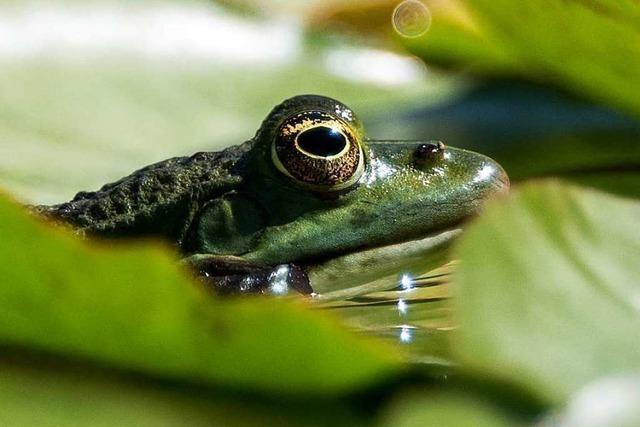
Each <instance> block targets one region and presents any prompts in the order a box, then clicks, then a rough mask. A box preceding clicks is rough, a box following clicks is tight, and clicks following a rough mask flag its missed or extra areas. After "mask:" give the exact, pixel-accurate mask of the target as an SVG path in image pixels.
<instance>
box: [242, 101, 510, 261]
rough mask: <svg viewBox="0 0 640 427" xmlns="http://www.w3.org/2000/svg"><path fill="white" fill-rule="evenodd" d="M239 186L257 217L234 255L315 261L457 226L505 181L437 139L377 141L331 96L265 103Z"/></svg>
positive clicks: (488, 162)
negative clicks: (258, 222) (249, 240)
mask: <svg viewBox="0 0 640 427" xmlns="http://www.w3.org/2000/svg"><path fill="white" fill-rule="evenodd" d="M254 141H255V145H254V147H253V149H252V150H251V153H250V158H249V160H248V163H249V167H248V170H249V171H251V173H250V174H249V175H248V177H247V180H246V184H245V188H244V191H246V192H248V193H250V194H251V197H252V198H254V199H255V200H257V201H258V204H259V205H260V206H261V209H262V210H263V212H264V214H263V215H264V217H265V218H264V224H263V226H261V227H260V230H259V233H257V235H256V239H255V241H254V244H253V245H252V247H251V248H250V249H249V250H248V251H246V252H245V253H243V254H239V255H241V256H243V257H244V258H247V259H250V260H253V261H259V262H263V263H268V264H273V263H280V262H298V263H315V262H318V260H326V259H330V258H332V257H336V256H340V255H343V254H347V253H352V252H356V251H362V250H365V249H367V248H373V247H380V246H386V245H393V244H399V243H403V242H407V241H414V240H417V239H421V238H423V237H425V236H427V235H432V234H433V233H437V232H439V231H442V230H446V229H451V228H454V227H458V226H459V224H460V223H461V222H462V221H463V220H465V219H467V218H469V217H470V216H472V215H474V214H476V213H477V212H478V211H479V210H480V209H481V206H482V203H483V202H484V201H485V200H486V199H488V198H489V197H492V196H494V195H496V194H499V193H504V192H506V191H507V190H508V188H509V179H508V177H507V175H506V173H505V171H504V170H503V169H502V167H501V166H500V165H499V164H498V163H496V162H495V161H493V160H492V159H490V158H488V157H486V156H483V155H481V154H477V153H474V152H470V151H466V150H461V149H456V148H452V147H447V146H445V145H444V144H443V143H442V142H440V141H379V140H373V139H368V138H367V137H365V134H364V129H363V126H362V123H361V122H360V120H359V119H358V117H357V116H356V114H355V113H354V112H353V111H352V110H351V109H350V108H349V107H347V106H346V105H344V104H342V103H341V102H339V101H336V100H334V99H331V98H327V97H323V96H315V95H302V96H296V97H294V98H291V99H288V100H286V101H284V102H283V103H282V104H280V105H278V106H277V107H275V108H274V109H273V111H272V112H271V113H270V114H269V115H268V116H267V118H266V119H265V120H264V122H263V123H262V126H261V127H260V129H259V130H258V132H257V134H256V137H255V139H254Z"/></svg>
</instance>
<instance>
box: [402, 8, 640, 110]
mask: <svg viewBox="0 0 640 427" xmlns="http://www.w3.org/2000/svg"><path fill="white" fill-rule="evenodd" d="M464 4H465V5H466V6H467V8H468V10H469V11H470V13H471V15H472V16H473V18H474V23H475V25H476V26H477V27H478V28H479V31H480V33H481V35H482V36H481V38H482V39H483V40H484V41H485V42H486V43H488V44H490V45H495V46H497V50H499V51H501V52H505V53H506V55H507V57H508V58H510V60H509V62H510V63H511V66H512V70H511V73H513V74H516V75H519V76H524V77H526V78H529V79H532V80H534V81H543V82H548V83H553V84H556V85H558V86H560V87H563V88H566V89H570V90H572V91H573V92H575V93H579V94H583V95H585V96H587V97H589V98H591V99H592V100H594V101H596V102H605V103H607V104H609V105H612V106H615V107H618V108H621V109H623V110H626V111H629V112H631V113H633V114H635V115H636V116H640V97H639V96H638V94H640V25H639V23H640V4H638V3H637V2H620V1H616V0H590V1H584V0H545V1H541V0H521V1H511V0H466V1H465V2H464ZM458 36H460V37H462V38H464V37H466V33H460V34H457V33H455V32H451V34H450V37H452V38H457V37H458ZM438 41H439V39H437V38H436V39H435V40H432V39H431V38H430V35H429V33H427V34H426V35H425V36H423V37H422V38H421V40H420V41H418V42H414V41H410V42H408V43H410V46H411V48H412V50H414V51H415V52H416V53H417V54H419V55H420V56H422V57H423V58H424V59H425V60H427V61H429V60H430V59H431V58H432V55H434V54H437V53H440V54H441V55H443V56H448V57H449V58H451V59H452V60H455V59H460V60H462V61H463V62H467V63H468V62H469V53H468V51H467V46H462V47H463V48H462V49H451V48H450V49H446V50H444V49H440V50H438V49H439V48H438V46H437V42H438ZM502 62H504V61H500V62H499V61H493V60H492V61H477V62H476V63H475V64H474V65H476V66H479V67H481V68H484V69H487V70H491V69H492V68H494V66H495V65H494V63H499V64H500V68H501V69H502V71H503V72H504V68H505V67H503V66H502Z"/></svg>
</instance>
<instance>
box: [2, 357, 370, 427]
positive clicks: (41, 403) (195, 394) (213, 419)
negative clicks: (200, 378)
mask: <svg viewBox="0 0 640 427" xmlns="http://www.w3.org/2000/svg"><path fill="white" fill-rule="evenodd" d="M44 360H45V363H42V362H43V360H42V359H41V358H36V359H31V358H25V357H24V354H13V355H11V356H9V357H7V354H6V351H3V356H2V359H1V360H0V401H2V411H0V425H2V426H3V427H13V426H16V427H25V426H41V427H42V426H52V427H59V426H65V427H73V426H94V427H95V426H136V427H145V426H153V427H159V426H183V425H189V426H212V425H224V426H231V427H241V426H256V425H261V426H281V425H283V424H285V425H287V426H321V425H326V424H325V423H330V424H331V425H339V426H342V425H344V426H353V425H356V426H357V425H360V424H362V421H361V420H359V419H358V418H357V417H356V416H355V415H354V414H353V413H352V411H350V410H349V409H348V408H347V407H346V406H345V405H344V403H343V402H340V401H328V402H327V401H323V400H320V401H318V400H317V399H297V400H293V399H292V400H283V399H274V400H272V401H270V402H269V401H267V402H265V401H260V400H259V399H256V398H255V396H243V395H240V394H238V393H233V394H229V393H226V394H225V393H221V392H216V391H211V390H203V389H202V387H182V386H176V385H175V384H167V383H166V382H161V381H150V380H148V379H147V380H143V379H140V378H130V377H127V376H125V375H119V374H117V373H114V372H113V371H104V370H96V369H91V368H90V367H87V366H86V365H71V364H68V363H66V364H65V363H60V362H59V361H52V360H51V358H49V359H44ZM310 411H311V412H312V411H322V413H323V414H324V416H323V418H322V421H320V420H318V419H317V418H314V417H309V413H310Z"/></svg>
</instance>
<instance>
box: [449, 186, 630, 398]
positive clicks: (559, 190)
mask: <svg viewBox="0 0 640 427" xmlns="http://www.w3.org/2000/svg"><path fill="white" fill-rule="evenodd" d="M638 218H640V203H638V202H634V201H632V200H628V199H623V198H617V197H614V196H607V195H605V194H602V193H599V192H595V191H591V190H584V189H580V188H575V187H571V186H567V185H564V184H561V183H557V182H546V183H539V184H529V185H525V186H523V187H522V188H520V189H519V190H518V191H516V192H515V193H514V194H513V196H512V198H511V200H509V202H507V203H504V202H503V203H500V204H498V203H496V204H494V205H493V206H491V207H490V208H489V209H487V211H486V212H485V214H484V215H483V217H482V218H481V219H480V220H479V221H478V222H477V223H475V224H474V225H473V226H471V227H469V229H468V230H467V232H466V235H465V236H464V238H463V240H462V241H461V243H460V246H459V248H458V249H459V250H458V255H459V256H460V259H461V264H460V267H459V269H458V270H457V275H456V276H455V277H454V283H453V285H454V286H455V294H456V298H455V300H454V301H455V302H456V313H457V318H458V320H459V321H460V329H459V331H458V333H457V335H456V336H455V337H454V343H455V344H454V345H453V347H454V352H455V353H456V354H457V355H458V357H459V359H460V360H461V361H462V362H463V363H464V364H465V365H466V366H467V367H468V368H470V369H472V370H473V372H474V373H475V374H477V375H479V376H482V377H487V376H496V377H498V378H502V379H506V380H508V381H511V382H513V383H514V384H518V385H520V386H521V387H523V388H525V389H527V390H531V391H532V392H534V393H536V394H537V395H539V396H541V397H542V398H544V399H546V400H549V401H552V402H559V401H562V400H564V399H566V398H567V396H569V395H570V394H571V393H572V392H574V391H575V390H577V389H578V388H580V387H581V386H583V385H584V384H586V383H588V382H589V381H592V380H593V379H595V378H598V377H600V376H603V375H607V374H613V373H618V372H623V371H625V370H631V371H633V370H637V369H638V367H640V344H639V343H640V336H639V332H638V331H640V310H639V307H640V306H639V300H638V296H639V295H640V287H639V285H638V276H639V274H640V264H638V262H637V261H638V259H639V257H640V228H638V226H637V221H638Z"/></svg>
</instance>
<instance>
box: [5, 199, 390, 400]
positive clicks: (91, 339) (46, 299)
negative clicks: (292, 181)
mask: <svg viewBox="0 0 640 427" xmlns="http://www.w3.org/2000/svg"><path fill="white" fill-rule="evenodd" d="M0 236H2V239H1V240H0V259H1V260H2V262H1V263H0V277H1V278H2V280H1V282H0V312H2V316H1V317H0V344H5V345H19V346H21V347H27V348H34V349H42V350H46V351H49V352H52V353H58V354H62V355H66V356H73V357H78V358H82V359H89V360H94V361H98V362H101V363H103V364H107V365H113V366H117V367H119V368H124V369H127V370H133V371H138V372H143V373H146V374H150V375H155V376H163V377H168V378H176V379H181V380H187V381H195V382H200V383H205V384H222V385H225V386H233V387H240V388H246V389H252V390H253V389H255V390H258V391H277V392H292V393H293V392H300V391H304V392H308V393H328V392H340V391H346V390H353V389H355V388H359V387H362V386H364V385H365V384H370V383H372V382H375V381H378V380H380V379H381V378H383V377H386V376H388V375H390V374H392V373H393V372H395V371H397V369H398V367H399V366H398V364H397V363H396V362H397V361H398V359H397V357H396V355H395V353H394V352H393V350H392V349H390V348H388V347H386V346H382V345H381V344H377V343H376V344H374V343H371V342H369V341H365V340H359V339H356V338H355V337H353V336H352V335H351V334H349V333H347V332H346V331H345V330H344V329H343V328H341V327H340V325H339V324H338V323H337V322H336V321H335V320H333V318H330V317H329V316H328V314H327V313H323V312H320V311H317V310H316V311H311V310H309V309H308V308H307V307H305V305H306V304H304V303H303V302H302V301H299V302H298V303H297V304H294V303H290V302H287V301H283V300H274V299H259V298H255V299H250V298H247V299H241V300H217V299H215V298H213V297H212V295H210V294H209V293H207V292H206V291H205V290H204V289H202V288H200V287H199V286H198V285H196V284H195V283H194V282H192V281H191V280H188V279H187V277H186V276H185V275H184V274H183V272H182V271H180V270H179V269H178V267H177V262H176V259H174V258H173V257H172V256H169V255H168V252H167V251H166V250H164V249H163V248H161V247H159V246H158V245H154V244H141V243H140V244H130V245H125V244H120V245H119V244H115V243H112V242H110V243H109V245H108V246H107V245H97V246H89V245H87V244H86V243H83V242H79V241H77V240H76V239H74V238H72V236H70V235H69V234H68V233H66V232H63V231H61V230H56V229H53V228H50V227H47V226H45V225H44V224H40V223H37V222H36V220H35V219H32V218H27V217H26V216H25V214H24V212H23V211H22V209H21V208H20V207H18V206H16V205H14V204H12V203H9V202H8V201H6V200H5V199H4V198H0Z"/></svg>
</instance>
